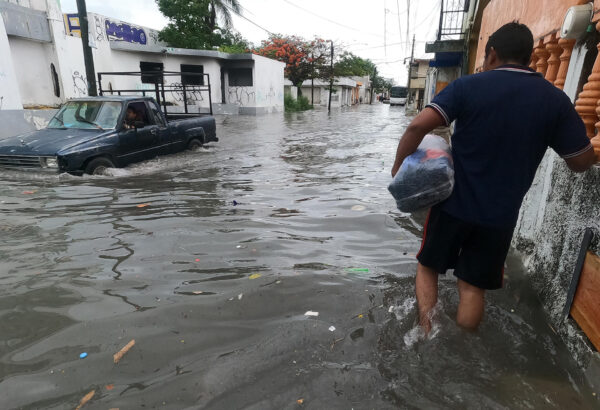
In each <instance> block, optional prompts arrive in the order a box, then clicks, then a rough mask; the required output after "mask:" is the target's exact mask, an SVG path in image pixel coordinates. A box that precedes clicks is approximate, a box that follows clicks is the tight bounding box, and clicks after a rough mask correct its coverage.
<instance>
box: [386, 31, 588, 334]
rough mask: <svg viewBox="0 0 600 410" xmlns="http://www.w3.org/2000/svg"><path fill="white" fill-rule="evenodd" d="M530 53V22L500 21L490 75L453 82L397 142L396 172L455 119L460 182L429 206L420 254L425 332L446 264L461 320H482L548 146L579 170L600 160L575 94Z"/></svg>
mask: <svg viewBox="0 0 600 410" xmlns="http://www.w3.org/2000/svg"><path fill="white" fill-rule="evenodd" d="M532 49H533V35H532V34H531V31H530V30H529V29H528V28H527V26H525V25H523V24H518V23H509V24H506V25H504V26H502V27H501V28H500V29H498V31H496V32H495V33H494V34H492V35H491V36H490V38H489V40H488V42H487V45H486V47H485V62H484V65H483V68H484V72H483V73H480V74H475V75H470V76H465V77H461V78H459V79H458V80H456V81H454V82H452V83H451V84H450V85H448V86H447V87H446V88H445V89H444V90H443V91H442V92H440V93H439V94H438V95H437V96H436V97H435V98H434V99H433V101H432V102H431V104H429V105H427V106H426V107H425V109H424V110H423V111H422V112H421V113H420V114H419V115H418V116H417V117H415V119H414V120H413V121H412V122H411V124H410V125H409V126H408V128H407V129H406V132H405V133H404V135H403V136H402V138H401V140H400V142H399V144H398V149H397V152H396V161H395V163H394V167H393V168H392V176H394V175H396V173H397V172H398V169H399V168H400V165H401V164H402V161H404V159H405V158H406V157H407V156H409V155H410V154H412V153H413V152H415V151H416V149H417V147H418V145H419V144H420V143H421V141H422V139H423V137H424V136H425V135H426V134H427V133H429V132H431V131H432V130H433V129H435V128H437V127H439V126H442V125H446V126H448V125H450V123H452V122H453V121H456V123H455V131H454V134H453V136H452V155H453V158H454V167H455V188H454V191H453V193H452V195H451V196H450V197H449V198H448V199H447V200H446V201H444V202H442V203H441V204H438V205H436V206H434V207H433V208H432V209H431V210H430V212H429V216H428V217H427V222H426V223H425V228H424V232H423V243H422V246H421V250H420V251H419V253H418V255H417V260H418V261H419V263H418V266H417V277H416V295H417V303H418V306H419V323H420V325H421V326H422V327H423V328H424V329H425V331H427V332H428V331H429V330H430V328H431V312H432V309H433V308H434V307H435V305H436V303H437V298H438V275H439V274H444V273H445V272H446V270H448V269H454V275H455V276H456V277H457V278H458V290H459V297H460V302H459V305H458V313H457V317H456V321H457V323H458V324H459V325H460V326H462V327H464V328H467V329H473V330H474V329H477V327H478V326H479V323H480V322H481V319H482V317H483V311H484V295H485V291H486V290H493V289H499V288H501V287H502V281H503V275H504V262H505V259H506V255H507V253H508V250H509V247H510V242H511V238H512V234H513V230H514V227H515V225H516V222H517V218H518V213H519V208H520V207H521V202H522V201H523V197H524V196H525V193H526V192H527V190H528V189H529V187H530V186H531V183H532V182H533V178H534V176H535V172H536V169H537V167H538V165H539V163H540V162H541V160H542V158H543V156H544V153H545V152H546V149H547V148H548V147H551V148H552V149H553V150H554V151H556V153H558V154H559V155H560V156H561V157H562V158H563V159H564V160H565V161H566V163H567V165H568V166H569V168H570V169H572V170H573V171H575V172H584V171H586V170H587V169H589V168H590V167H591V166H592V165H593V164H594V163H595V162H596V160H597V159H596V156H595V154H594V150H593V148H592V145H591V144H590V140H589V139H588V137H587V136H586V133H585V127H584V124H583V122H582V120H581V119H580V118H579V116H578V115H577V112H576V111H575V109H574V107H573V105H572V104H571V101H570V100H569V98H568V97H567V95H566V94H565V93H563V92H562V91H561V90H559V89H558V88H556V87H554V86H553V85H552V84H551V83H550V82H548V81H546V80H545V79H544V78H543V77H542V75H541V74H539V73H536V72H535V71H533V70H531V69H529V68H528V67H527V64H528V63H529V60H530V58H531V52H532Z"/></svg>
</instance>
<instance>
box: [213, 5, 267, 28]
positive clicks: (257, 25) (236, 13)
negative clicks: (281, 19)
mask: <svg viewBox="0 0 600 410" xmlns="http://www.w3.org/2000/svg"><path fill="white" fill-rule="evenodd" d="M223 5H224V6H225V7H227V8H228V9H229V10H230V11H232V12H234V13H235V15H237V16H239V17H241V18H243V19H244V20H246V21H247V22H249V23H251V24H254V25H255V26H256V27H258V28H259V29H261V30H264V31H266V32H267V33H268V34H270V35H274V34H273V33H272V32H271V31H269V30H267V29H266V28H264V27H263V26H261V25H259V24H258V23H255V22H253V21H252V20H250V19H249V18H248V17H246V16H244V15H242V14H239V13H238V12H236V11H235V10H234V9H232V8H231V7H229V6H228V5H227V4H225V3H223Z"/></svg>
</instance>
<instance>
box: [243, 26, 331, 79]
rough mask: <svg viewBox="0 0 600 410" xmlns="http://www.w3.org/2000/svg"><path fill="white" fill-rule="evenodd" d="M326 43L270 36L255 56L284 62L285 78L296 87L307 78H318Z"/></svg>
mask: <svg viewBox="0 0 600 410" xmlns="http://www.w3.org/2000/svg"><path fill="white" fill-rule="evenodd" d="M325 49H326V42H325V40H323V39H318V38H315V39H314V40H312V41H307V40H305V39H303V38H301V37H298V36H282V35H272V36H270V37H269V39H268V40H263V42H262V43H261V46H260V47H258V48H256V49H255V50H254V53H255V54H258V55H261V56H263V57H268V58H272V59H274V60H278V61H281V62H284V63H285V64H286V65H285V76H286V77H287V78H288V79H289V80H290V81H291V82H292V83H293V84H294V85H296V86H300V85H301V84H302V82H304V80H307V79H309V78H320V77H321V71H322V68H323V67H324V65H325V61H326V58H327V54H326V53H325V52H324V50H325Z"/></svg>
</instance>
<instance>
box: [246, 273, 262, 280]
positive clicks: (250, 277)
mask: <svg viewBox="0 0 600 410" xmlns="http://www.w3.org/2000/svg"><path fill="white" fill-rule="evenodd" d="M261 276H262V275H261V274H260V273H253V274H252V275H250V276H249V277H248V278H249V279H258V278H260V277H261Z"/></svg>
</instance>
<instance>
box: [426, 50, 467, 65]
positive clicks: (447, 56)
mask: <svg viewBox="0 0 600 410" xmlns="http://www.w3.org/2000/svg"><path fill="white" fill-rule="evenodd" d="M462 60H463V53H435V59H434V60H431V61H430V62H429V67H458V66H461V65H462Z"/></svg>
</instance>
